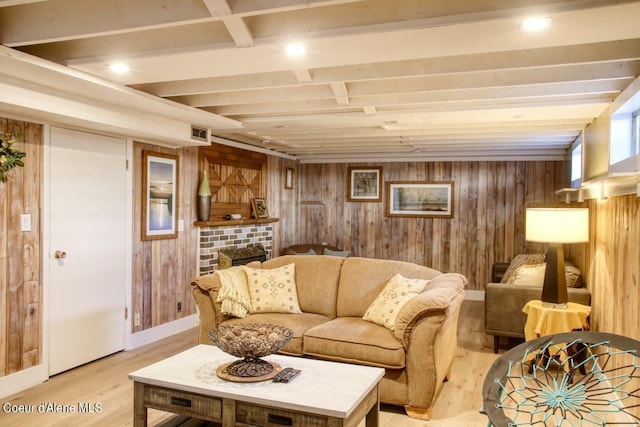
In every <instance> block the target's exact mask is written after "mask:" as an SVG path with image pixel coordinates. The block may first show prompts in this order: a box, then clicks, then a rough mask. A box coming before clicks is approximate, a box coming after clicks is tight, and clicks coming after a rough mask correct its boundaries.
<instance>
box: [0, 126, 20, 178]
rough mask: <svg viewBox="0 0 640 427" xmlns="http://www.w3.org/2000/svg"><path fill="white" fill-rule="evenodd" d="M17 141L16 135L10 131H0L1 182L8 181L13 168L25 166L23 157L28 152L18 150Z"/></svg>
mask: <svg viewBox="0 0 640 427" xmlns="http://www.w3.org/2000/svg"><path fill="white" fill-rule="evenodd" d="M15 143H16V140H15V137H14V135H12V134H11V133H9V132H3V133H0V182H7V180H8V179H9V173H10V172H11V170H12V169H13V168H15V167H16V166H20V167H23V166H24V163H23V162H22V158H23V157H24V156H25V155H26V154H25V153H24V152H22V151H20V150H18V149H17V148H16V146H15Z"/></svg>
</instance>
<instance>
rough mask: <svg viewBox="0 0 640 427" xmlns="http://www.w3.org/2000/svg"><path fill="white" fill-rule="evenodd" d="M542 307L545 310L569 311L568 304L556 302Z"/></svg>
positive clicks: (547, 303) (546, 303) (544, 303)
mask: <svg viewBox="0 0 640 427" xmlns="http://www.w3.org/2000/svg"><path fill="white" fill-rule="evenodd" d="M542 307H544V308H557V309H559V310H566V309H567V304H566V303H555V302H543V303H542Z"/></svg>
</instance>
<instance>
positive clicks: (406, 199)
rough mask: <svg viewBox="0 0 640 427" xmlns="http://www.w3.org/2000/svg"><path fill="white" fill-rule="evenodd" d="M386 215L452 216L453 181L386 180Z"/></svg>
mask: <svg viewBox="0 0 640 427" xmlns="http://www.w3.org/2000/svg"><path fill="white" fill-rule="evenodd" d="M387 216H392V217H439V218H452V217H453V182H451V181H439V182H420V181H389V182H387Z"/></svg>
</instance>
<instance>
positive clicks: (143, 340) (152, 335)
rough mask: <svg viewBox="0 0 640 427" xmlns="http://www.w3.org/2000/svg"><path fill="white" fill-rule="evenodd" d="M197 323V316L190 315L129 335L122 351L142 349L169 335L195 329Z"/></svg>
mask: <svg viewBox="0 0 640 427" xmlns="http://www.w3.org/2000/svg"><path fill="white" fill-rule="evenodd" d="M199 321H200V320H199V317H198V314H192V315H191V316H187V317H183V318H182V319H178V320H174V321H173V322H169V323H165V324H164V325H159V326H156V327H155V328H151V329H146V330H144V331H140V332H136V333H135V334H130V335H128V336H127V337H126V343H125V346H124V349H125V351H126V350H133V349H134V348H138V347H142V346H143V345H147V344H151V343H153V342H156V341H158V340H161V339H163V338H167V337H170V336H171V335H175V334H178V333H180V332H184V331H186V330H188V329H191V328H195V327H197V326H198V323H199Z"/></svg>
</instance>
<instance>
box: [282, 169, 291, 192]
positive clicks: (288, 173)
mask: <svg viewBox="0 0 640 427" xmlns="http://www.w3.org/2000/svg"><path fill="white" fill-rule="evenodd" d="M284 188H285V189H287V190H291V189H292V188H293V168H286V169H285V170H284Z"/></svg>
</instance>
